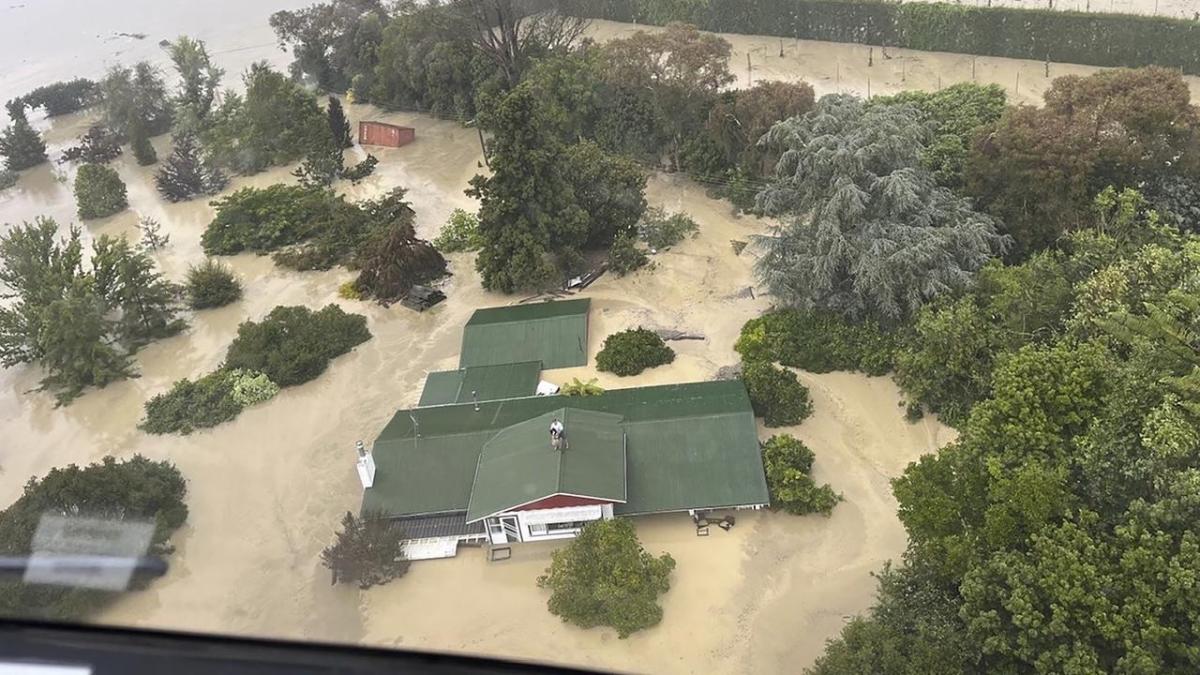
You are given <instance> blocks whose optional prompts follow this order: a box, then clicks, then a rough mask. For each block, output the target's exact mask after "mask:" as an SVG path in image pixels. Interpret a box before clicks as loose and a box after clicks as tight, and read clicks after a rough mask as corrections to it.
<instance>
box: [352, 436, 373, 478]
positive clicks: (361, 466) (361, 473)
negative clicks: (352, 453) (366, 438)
mask: <svg viewBox="0 0 1200 675" xmlns="http://www.w3.org/2000/svg"><path fill="white" fill-rule="evenodd" d="M354 448H355V449H356V450H358V465H357V468H358V480H359V482H361V483H362V486H363V489H364V490H366V489H367V488H369V487H371V486H372V485H373V484H374V483H375V458H374V457H372V456H371V453H369V452H367V446H365V445H363V442H362V441H359V442H357V443H355V444H354Z"/></svg>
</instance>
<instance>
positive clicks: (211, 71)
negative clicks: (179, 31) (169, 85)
mask: <svg viewBox="0 0 1200 675" xmlns="http://www.w3.org/2000/svg"><path fill="white" fill-rule="evenodd" d="M167 50H168V52H169V53H170V55H171V62H172V63H174V64H175V72H176V73H177V74H178V75H179V88H178V90H177V91H176V93H175V97H174V100H173V105H174V114H175V127H176V130H177V133H178V132H179V131H186V132H191V133H196V132H198V131H200V130H201V129H203V128H204V127H205V126H206V125H207V123H208V119H209V115H210V114H211V113H212V111H213V106H214V105H215V103H216V98H217V90H218V89H219V88H220V86H221V78H222V77H223V76H224V75H225V71H224V70H222V69H221V68H218V67H217V66H215V65H213V62H212V60H211V59H210V58H209V56H208V49H207V48H206V47H205V46H204V41H203V40H194V39H192V38H189V37H188V36H186V35H181V36H180V37H179V38H178V39H177V40H175V41H174V42H172V43H171V44H170V46H169V47H168V48H167Z"/></svg>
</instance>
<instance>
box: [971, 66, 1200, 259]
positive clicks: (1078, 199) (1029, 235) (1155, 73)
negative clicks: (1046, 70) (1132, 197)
mask: <svg viewBox="0 0 1200 675" xmlns="http://www.w3.org/2000/svg"><path fill="white" fill-rule="evenodd" d="M1198 170H1200V115H1197V112H1196V109H1195V108H1194V107H1193V106H1192V105H1191V102H1190V94H1189V92H1188V86H1187V83H1186V82H1184V80H1183V78H1182V76H1181V75H1179V73H1177V72H1176V71H1172V70H1167V69H1165V68H1157V67H1150V68H1141V69H1137V70H1111V71H1104V72H1101V73H1096V74H1094V75H1090V76H1087V77H1078V76H1068V77H1062V78H1058V79H1056V80H1055V81H1054V82H1053V84H1052V85H1051V87H1050V89H1049V90H1047V92H1046V94H1045V105H1044V106H1043V107H1041V108H1034V107H1029V106H1021V107H1017V108H1011V109H1009V110H1008V111H1007V112H1006V113H1005V114H1004V115H1003V117H1001V119H1000V120H999V122H998V123H997V124H996V125H995V127H994V128H992V129H991V130H990V131H988V132H987V133H982V134H980V135H979V136H978V137H977V140H976V142H975V145H974V148H973V149H972V152H971V154H970V156H969V158H968V160H967V164H966V190H967V192H968V193H969V194H971V195H972V196H974V197H975V198H976V199H977V201H978V204H979V206H980V207H982V208H984V209H986V210H987V211H988V212H990V213H992V214H994V215H996V216H998V217H999V218H1000V219H1001V220H1002V221H1003V222H1004V224H1005V227H1006V229H1007V231H1008V232H1009V233H1011V234H1012V235H1013V237H1014V238H1015V239H1016V244H1017V248H1016V250H1015V251H1014V252H1015V253H1018V254H1027V253H1028V252H1031V251H1035V250H1038V249H1041V248H1045V247H1047V246H1049V245H1051V244H1052V243H1053V242H1054V241H1055V240H1056V239H1057V238H1058V237H1059V236H1060V235H1061V234H1062V233H1063V232H1066V231H1070V230H1073V229H1078V228H1080V227H1083V226H1085V225H1088V224H1090V223H1091V218H1090V216H1091V210H1090V205H1091V200H1092V198H1093V197H1094V196H1095V195H1096V194H1097V193H1099V192H1100V191H1101V190H1102V189H1104V188H1105V187H1108V186H1110V185H1111V186H1117V187H1118V188H1120V187H1127V186H1137V185H1139V184H1141V183H1143V182H1146V183H1148V184H1149V185H1151V186H1161V185H1163V184H1164V183H1163V182H1162V178H1163V177H1164V176H1166V175H1173V176H1176V177H1180V178H1190V179H1195V178H1196V176H1197V171H1198Z"/></svg>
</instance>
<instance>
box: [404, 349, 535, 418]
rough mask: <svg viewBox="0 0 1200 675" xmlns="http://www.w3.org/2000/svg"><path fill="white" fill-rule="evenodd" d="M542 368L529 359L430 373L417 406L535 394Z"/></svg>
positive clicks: (493, 399) (492, 399)
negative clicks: (519, 361)
mask: <svg viewBox="0 0 1200 675" xmlns="http://www.w3.org/2000/svg"><path fill="white" fill-rule="evenodd" d="M541 371H542V364H541V363H540V362H538V361H526V362H524V363H505V364H501V365H495V366H473V367H471V368H459V369H458V370H442V371H438V372H434V373H430V374H429V377H427V378H425V389H424V390H422V391H421V402H420V403H418V404H417V405H418V406H420V407H422V408H424V407H425V406H431V405H448V404H453V403H473V402H474V401H476V400H478V401H495V400H498V399H504V398H520V397H522V396H533V395H534V394H535V393H537V385H538V378H539V376H540V375H541ZM471 392H475V395H476V398H472V397H471Z"/></svg>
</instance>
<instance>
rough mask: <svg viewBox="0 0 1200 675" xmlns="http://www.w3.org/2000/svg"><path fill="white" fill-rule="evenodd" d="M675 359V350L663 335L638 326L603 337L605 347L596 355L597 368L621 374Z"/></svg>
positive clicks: (624, 374) (630, 373) (632, 373)
mask: <svg viewBox="0 0 1200 675" xmlns="http://www.w3.org/2000/svg"><path fill="white" fill-rule="evenodd" d="M674 360H675V352H674V351H673V350H672V349H671V348H670V347H668V346H667V345H666V343H665V342H663V340H662V338H660V337H658V335H656V334H655V333H654V331H652V330H647V329H645V328H640V327H639V328H633V329H630V330H624V331H621V332H620V333H613V334H612V335H609V336H608V337H607V338H605V340H604V347H603V348H602V349H601V350H600V353H599V354H597V355H596V368H598V369H600V370H603V371H605V372H609V373H613V374H615V375H621V376H622V377H624V376H627V375H637V374H638V373H640V372H642V371H643V370H645V369H647V368H653V367H654V366H661V365H663V364H665V363H670V362H672V361H674Z"/></svg>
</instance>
